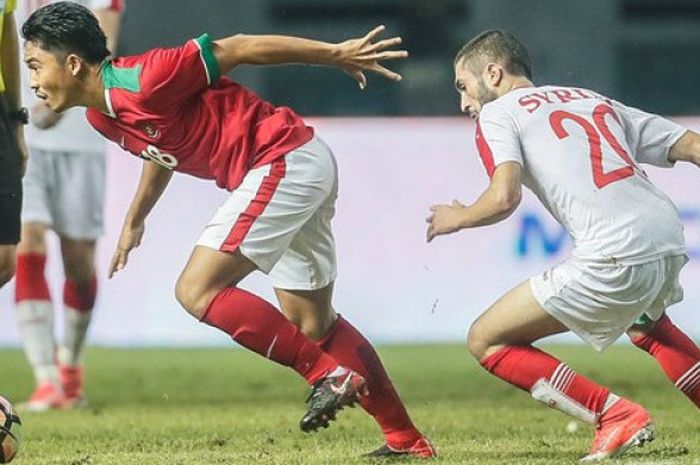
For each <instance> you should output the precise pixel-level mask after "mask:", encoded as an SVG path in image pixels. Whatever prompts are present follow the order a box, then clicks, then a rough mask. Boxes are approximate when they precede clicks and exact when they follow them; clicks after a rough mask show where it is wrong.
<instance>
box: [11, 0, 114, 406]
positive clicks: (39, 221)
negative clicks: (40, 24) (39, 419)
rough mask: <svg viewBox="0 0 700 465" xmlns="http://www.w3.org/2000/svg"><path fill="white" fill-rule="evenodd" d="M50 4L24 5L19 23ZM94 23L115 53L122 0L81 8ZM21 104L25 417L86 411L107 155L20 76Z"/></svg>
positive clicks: (80, 120)
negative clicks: (86, 363)
mask: <svg viewBox="0 0 700 465" xmlns="http://www.w3.org/2000/svg"><path fill="white" fill-rule="evenodd" d="M49 3H52V2H51V1H50V0H26V1H22V2H21V5H20V7H19V8H18V10H19V13H20V16H22V22H23V21H24V19H26V18H27V17H28V16H29V15H30V14H31V13H32V12H33V11H35V10H36V9H38V8H40V7H42V6H44V5H46V4H49ZM77 3H82V4H83V5H85V6H87V7H90V8H92V9H93V11H94V12H95V14H96V15H97V16H98V18H99V19H100V23H101V24H102V26H103V28H104V30H105V32H106V34H107V37H108V41H109V46H110V50H112V51H114V45H115V44H116V42H117V35H118V30H119V22H120V16H121V12H122V8H123V4H122V0H80V1H78V2H77ZM23 80H24V85H23V86H22V87H23V89H24V90H25V91H26V94H25V97H24V98H25V101H26V102H33V105H32V106H31V110H30V115H31V122H32V124H30V125H29V127H28V128H27V142H28V146H29V150H30V152H31V157H30V161H29V163H28V167H27V174H26V176H25V177H24V181H23V183H24V192H25V194H24V205H23V207H22V234H21V241H20V243H19V246H18V254H17V280H16V292H15V297H16V301H17V312H18V315H17V316H18V322H19V326H20V331H21V335H22V342H23V344H24V349H25V353H26V355H27V359H28V360H29V363H30V364H31V365H32V368H33V370H34V376H35V378H36V386H37V387H36V389H35V390H34V392H33V393H32V395H31V396H30V397H29V400H28V401H27V402H26V403H25V404H24V405H23V407H24V408H25V409H27V410H33V411H43V410H47V409H51V408H70V407H73V406H78V405H80V404H83V403H84V397H83V374H82V367H81V356H82V352H83V347H84V344H85V336H86V333H87V330H88V326H89V324H90V320H91V317H92V309H93V306H94V303H95V296H96V290H97V280H96V277H95V264H94V260H95V245H96V241H97V239H98V238H99V237H100V236H101V235H102V233H103V218H102V216H103V204H104V195H105V150H106V145H105V142H104V140H103V139H102V138H101V137H100V135H99V134H98V133H97V132H96V131H94V130H93V129H92V128H91V127H90V126H89V125H88V123H87V121H86V120H85V114H84V112H83V111H81V110H79V109H72V110H70V111H67V112H65V113H63V114H61V115H59V114H58V113H54V112H53V111H52V110H51V109H50V108H49V107H48V106H47V105H46V104H45V103H44V102H43V101H40V100H39V99H37V98H36V97H35V96H34V95H33V93H32V92H30V86H29V79H28V73H27V72H26V69H25V72H24V73H23ZM48 230H52V231H54V232H55V233H56V234H57V235H58V237H59V238H60V244H61V254H62V258H63V268H64V272H65V276H66V280H65V285H64V288H63V307H64V310H65V312H64V338H63V341H62V343H61V344H60V348H58V350H57V343H56V340H55V337H54V310H53V304H52V301H51V296H50V294H49V287H48V283H47V281H46V277H45V275H44V266H45V264H46V242H45V238H46V232H47V231H48Z"/></svg>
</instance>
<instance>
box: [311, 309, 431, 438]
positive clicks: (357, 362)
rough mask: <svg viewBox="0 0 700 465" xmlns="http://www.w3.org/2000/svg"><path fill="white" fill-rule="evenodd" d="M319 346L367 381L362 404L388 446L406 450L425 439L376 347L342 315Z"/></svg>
mask: <svg viewBox="0 0 700 465" xmlns="http://www.w3.org/2000/svg"><path fill="white" fill-rule="evenodd" d="M318 345H319V347H321V348H322V349H323V350H324V351H325V352H326V353H328V354H329V355H331V356H332V357H333V358H334V359H335V360H336V361H337V362H338V363H340V364H341V365H343V366H345V367H347V368H350V369H352V370H355V371H356V372H358V373H359V374H360V375H362V376H363V377H364V378H365V380H366V382H367V389H368V390H369V395H368V396H364V397H362V399H361V400H360V405H361V406H362V408H364V409H365V410H366V411H367V412H368V413H369V414H370V415H372V416H373V417H374V419H375V420H376V421H377V423H379V426H380V427H381V429H382V432H383V433H384V437H385V439H386V442H387V444H389V445H390V446H392V447H394V448H396V449H403V448H407V447H410V446H411V445H413V444H414V443H415V442H416V441H417V440H418V439H420V438H421V437H422V435H421V433H420V432H419V431H418V430H417V429H416V427H415V426H414V425H413V422H411V419H410V418H409V416H408V413H407V412H406V408H405V407H404V405H403V403H402V402H401V399H400V398H399V395H398V393H397V392H396V390H395V389H394V385H393V384H392V383H391V380H390V379H389V376H388V375H387V373H386V371H385V370H384V366H383V365H382V362H381V360H380V359H379V356H378V355H377V353H376V352H375V350H374V347H372V344H370V343H369V341H367V339H365V338H364V336H362V334H360V332H359V331H358V330H357V329H355V328H354V327H353V326H352V325H351V324H350V323H348V322H347V321H346V320H345V319H344V318H343V317H341V316H340V315H338V319H337V320H336V321H335V323H334V324H333V327H332V328H331V330H330V331H329V332H328V334H327V335H326V337H324V338H323V339H322V340H320V341H319V342H318Z"/></svg>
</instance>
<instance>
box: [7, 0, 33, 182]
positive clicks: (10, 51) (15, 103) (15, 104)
mask: <svg viewBox="0 0 700 465" xmlns="http://www.w3.org/2000/svg"><path fill="white" fill-rule="evenodd" d="M8 3H9V2H8ZM4 22H5V25H4V27H3V30H2V38H1V39H0V40H2V50H0V53H1V54H2V76H3V79H4V81H5V101H6V102H7V110H8V111H16V110H18V109H19V108H21V107H22V92H21V86H22V81H21V79H20V74H19V60H20V59H19V36H18V35H17V24H16V22H15V14H14V12H13V11H12V10H10V12H9V13H7V14H5V18H4ZM13 129H14V131H15V137H16V139H17V147H18V149H19V154H20V156H21V157H22V160H21V161H20V162H21V171H22V173H24V171H25V169H26V167H27V156H28V154H29V152H28V151H27V146H26V144H25V143H24V125H22V124H21V123H20V122H19V121H17V122H14V128H13Z"/></svg>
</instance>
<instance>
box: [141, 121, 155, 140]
mask: <svg viewBox="0 0 700 465" xmlns="http://www.w3.org/2000/svg"><path fill="white" fill-rule="evenodd" d="M141 128H142V129H143V132H144V133H145V134H146V136H148V138H149V139H158V138H159V137H160V129H156V128H155V127H154V126H153V125H152V124H151V123H145V124H144V125H143V126H141Z"/></svg>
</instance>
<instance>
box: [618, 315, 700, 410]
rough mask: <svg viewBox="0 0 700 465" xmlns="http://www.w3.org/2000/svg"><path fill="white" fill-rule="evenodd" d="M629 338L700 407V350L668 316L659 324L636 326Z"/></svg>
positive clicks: (629, 332)
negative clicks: (652, 358) (653, 359)
mask: <svg viewBox="0 0 700 465" xmlns="http://www.w3.org/2000/svg"><path fill="white" fill-rule="evenodd" d="M627 334H628V335H629V337H630V339H631V340H632V343H633V344H634V345H636V346H637V347H639V348H640V349H642V350H644V351H645V352H647V353H649V354H650V355H651V356H652V357H654V358H655V359H656V361H657V362H658V363H659V365H660V366H661V369H662V370H663V371H664V373H666V376H667V377H668V378H669V379H670V380H671V382H673V383H674V385H675V386H676V387H677V388H678V389H679V390H680V391H681V392H683V394H685V395H686V396H687V397H688V398H689V399H690V400H691V401H692V402H693V403H694V404H695V405H696V406H697V407H700V349H698V347H697V346H696V345H695V343H694V342H693V341H692V339H690V338H689V337H688V336H687V335H686V334H685V333H683V331H681V330H680V329H679V328H678V327H677V326H675V325H674V324H673V323H672V322H671V320H670V319H669V318H668V316H666V315H664V316H663V317H662V318H661V319H659V321H657V322H656V323H655V324H651V323H649V324H647V325H644V326H635V327H633V328H631V329H630V330H629V331H628V332H627Z"/></svg>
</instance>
